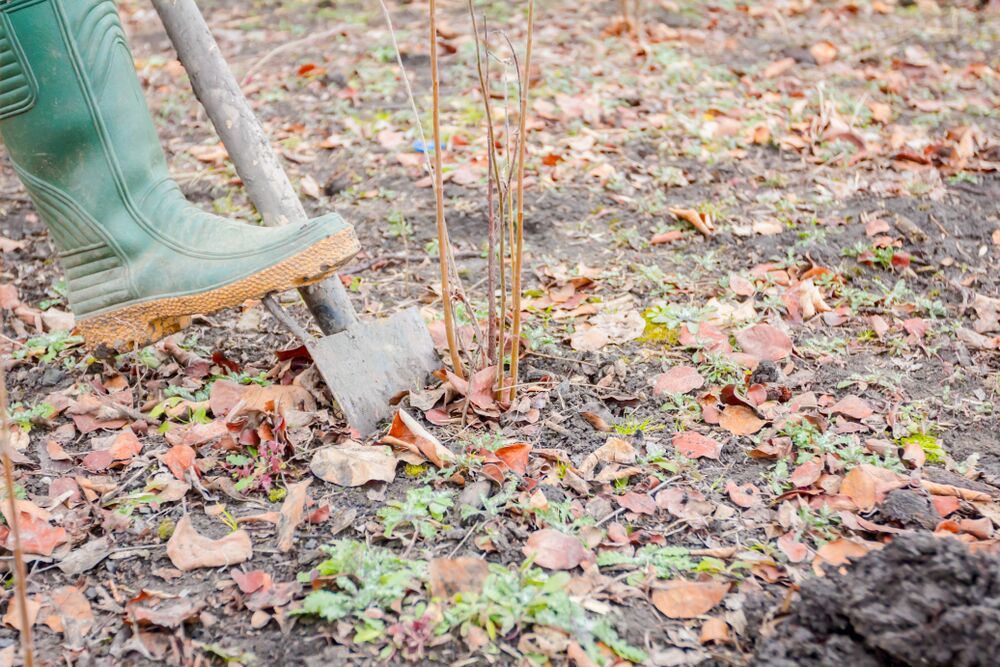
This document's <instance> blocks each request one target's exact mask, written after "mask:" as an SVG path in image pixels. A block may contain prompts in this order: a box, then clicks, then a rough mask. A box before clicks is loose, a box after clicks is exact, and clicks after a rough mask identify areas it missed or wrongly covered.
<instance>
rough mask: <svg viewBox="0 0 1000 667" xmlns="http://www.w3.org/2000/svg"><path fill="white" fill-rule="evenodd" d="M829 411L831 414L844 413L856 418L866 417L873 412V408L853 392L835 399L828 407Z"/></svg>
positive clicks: (846, 415)
mask: <svg viewBox="0 0 1000 667" xmlns="http://www.w3.org/2000/svg"><path fill="white" fill-rule="evenodd" d="M829 412H830V414H832V415H844V416H845V417H850V418H852V419H858V420H861V419H867V418H868V417H871V416H872V415H873V414H875V410H873V409H872V407H871V406H870V405H868V402H867V401H865V400H864V399H863V398H860V397H858V396H854V395H853V394H852V395H850V396H845V397H844V398H842V399H840V400H839V401H837V402H836V403H835V404H834V405H833V406H831V407H830V410H829Z"/></svg>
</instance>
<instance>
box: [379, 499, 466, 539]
mask: <svg viewBox="0 0 1000 667" xmlns="http://www.w3.org/2000/svg"><path fill="white" fill-rule="evenodd" d="M452 495H453V494H452V492H450V491H435V490H434V489H432V488H431V487H429V486H421V487H418V488H416V489H410V490H409V491H407V492H406V500H403V501H399V500H390V501H388V502H386V504H385V507H383V508H382V509H380V510H379V511H378V518H379V519H381V521H382V525H383V526H385V536H386V537H388V538H392V537H395V535H393V533H394V532H395V530H396V529H397V528H399V527H401V526H402V527H409V528H410V529H411V530H412V531H413V532H414V534H415V536H416V535H419V536H420V537H423V538H424V539H427V540H429V539H431V538H433V537H434V536H436V535H437V532H438V529H439V528H442V527H443V525H442V522H443V521H444V518H445V514H446V513H447V512H448V510H450V509H451V507H452V504H453V501H452Z"/></svg>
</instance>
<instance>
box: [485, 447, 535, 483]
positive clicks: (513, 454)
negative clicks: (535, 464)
mask: <svg viewBox="0 0 1000 667" xmlns="http://www.w3.org/2000/svg"><path fill="white" fill-rule="evenodd" d="M529 452H531V445H529V444H528V443H525V442H518V443H514V444H512V445H505V446H503V447H501V448H499V449H497V450H496V451H495V452H493V453H494V454H495V455H496V457H497V458H498V459H500V460H501V461H503V462H504V463H505V464H507V467H508V468H510V469H511V470H513V471H514V472H515V473H517V474H518V475H521V476H523V475H524V474H525V473H526V472H527V471H528V453H529Z"/></svg>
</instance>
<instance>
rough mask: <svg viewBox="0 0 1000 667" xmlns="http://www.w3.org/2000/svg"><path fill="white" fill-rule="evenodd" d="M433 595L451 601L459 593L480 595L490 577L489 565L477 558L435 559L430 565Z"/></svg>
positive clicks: (429, 571)
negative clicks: (487, 578)
mask: <svg viewBox="0 0 1000 667" xmlns="http://www.w3.org/2000/svg"><path fill="white" fill-rule="evenodd" d="M427 570H428V574H429V576H430V584H431V595H433V596H434V597H436V598H441V599H444V600H450V599H451V598H453V597H454V596H455V595H457V594H459V593H472V594H474V595H477V594H479V593H480V592H481V591H482V590H483V582H485V581H486V577H487V576H488V575H489V573H490V570H489V564H488V563H487V562H486V561H484V560H482V559H481V558H477V557H475V556H462V557H460V558H435V559H433V560H432V561H431V562H430V564H429V565H428V568H427Z"/></svg>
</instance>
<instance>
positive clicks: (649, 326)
mask: <svg viewBox="0 0 1000 667" xmlns="http://www.w3.org/2000/svg"><path fill="white" fill-rule="evenodd" d="M651 312H652V309H649V310H646V311H645V312H644V313H643V314H642V316H643V318H644V319H645V320H646V328H645V329H644V330H643V332H642V335H641V336H640V337H639V342H641V343H656V344H660V345H665V346H668V347H673V346H675V345H679V344H680V341H681V330H680V328H679V327H669V326H667V325H666V324H658V323H656V322H651V321H650V319H649V316H650V313H651Z"/></svg>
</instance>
